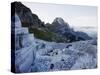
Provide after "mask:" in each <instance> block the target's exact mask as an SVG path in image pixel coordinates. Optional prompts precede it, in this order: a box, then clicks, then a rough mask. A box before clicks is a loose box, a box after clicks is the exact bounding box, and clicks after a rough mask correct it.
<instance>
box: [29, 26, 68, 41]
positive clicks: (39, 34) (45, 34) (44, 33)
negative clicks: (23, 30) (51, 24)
mask: <svg viewBox="0 0 100 75" xmlns="http://www.w3.org/2000/svg"><path fill="white" fill-rule="evenodd" d="M29 32H30V33H34V36H35V37H36V38H39V39H42V40H46V41H54V42H65V41H66V38H65V37H62V36H60V35H57V34H56V33H53V32H50V31H48V30H43V28H32V27H30V28H29Z"/></svg>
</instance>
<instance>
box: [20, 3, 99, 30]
mask: <svg viewBox="0 0 100 75" xmlns="http://www.w3.org/2000/svg"><path fill="white" fill-rule="evenodd" d="M22 3H23V4H24V5H25V6H27V7H29V8H30V9H31V11H32V13H34V14H37V15H38V17H39V18H40V19H41V20H42V21H44V22H45V23H48V22H49V23H52V22H53V20H54V19H55V18H56V17H61V18H63V19H64V20H65V22H67V23H69V25H70V26H72V27H73V26H74V27H85V26H87V27H95V28H97V24H98V22H97V19H98V18H97V7H96V6H79V5H67V4H46V3H32V2H22Z"/></svg>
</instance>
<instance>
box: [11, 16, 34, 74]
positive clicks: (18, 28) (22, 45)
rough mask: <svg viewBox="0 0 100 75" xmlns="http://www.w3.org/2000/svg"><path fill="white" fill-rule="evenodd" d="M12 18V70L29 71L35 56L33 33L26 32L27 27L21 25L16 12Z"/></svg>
mask: <svg viewBox="0 0 100 75" xmlns="http://www.w3.org/2000/svg"><path fill="white" fill-rule="evenodd" d="M12 19H14V20H12V32H11V34H12V37H13V39H14V40H13V39H12V44H14V45H13V47H12V50H11V51H12V70H14V71H13V72H17V73H18V72H30V71H31V66H32V65H33V64H34V58H35V42H34V35H33V34H30V33H29V32H28V28H25V27H22V24H21V21H20V19H19V17H18V15H17V14H15V15H14V16H13V18H12Z"/></svg>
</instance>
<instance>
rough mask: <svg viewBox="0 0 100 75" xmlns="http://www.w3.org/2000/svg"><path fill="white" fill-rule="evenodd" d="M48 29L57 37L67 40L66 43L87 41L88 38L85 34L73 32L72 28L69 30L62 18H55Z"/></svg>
mask: <svg viewBox="0 0 100 75" xmlns="http://www.w3.org/2000/svg"><path fill="white" fill-rule="evenodd" d="M48 28H49V29H50V30H51V31H52V32H54V33H57V34H59V35H63V37H66V38H67V41H66V42H74V41H80V40H89V39H91V37H89V36H88V35H87V34H86V33H84V32H80V31H74V30H73V28H70V26H69V24H68V23H66V22H65V21H64V20H63V19H62V18H59V17H58V18H56V19H54V21H53V22H52V24H51V25H49V26H48Z"/></svg>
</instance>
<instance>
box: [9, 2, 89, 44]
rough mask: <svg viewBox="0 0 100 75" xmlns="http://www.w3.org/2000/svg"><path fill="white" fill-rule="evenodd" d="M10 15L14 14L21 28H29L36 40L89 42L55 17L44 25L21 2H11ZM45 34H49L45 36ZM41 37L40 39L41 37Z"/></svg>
mask: <svg viewBox="0 0 100 75" xmlns="http://www.w3.org/2000/svg"><path fill="white" fill-rule="evenodd" d="M11 5H12V9H15V10H14V11H13V10H12V15H13V14H14V13H15V12H16V13H17V14H18V16H19V18H20V20H21V23H22V26H24V27H29V28H30V30H29V31H30V32H32V33H34V35H35V37H36V38H39V39H42V40H46V41H54V42H74V41H80V40H89V39H91V37H89V36H88V35H87V34H86V33H84V32H79V31H78V32H75V31H74V29H73V28H70V26H69V24H68V23H67V22H65V21H64V20H63V19H62V18H60V17H57V18H55V19H54V21H53V23H52V24H49V23H47V24H44V22H42V21H41V20H40V19H39V18H38V16H37V15H36V14H33V13H32V12H31V10H30V9H29V8H28V7H26V6H25V5H23V4H22V3H21V2H13V3H12V4H11ZM47 34H50V35H48V36H47ZM41 36H42V37H41Z"/></svg>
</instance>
